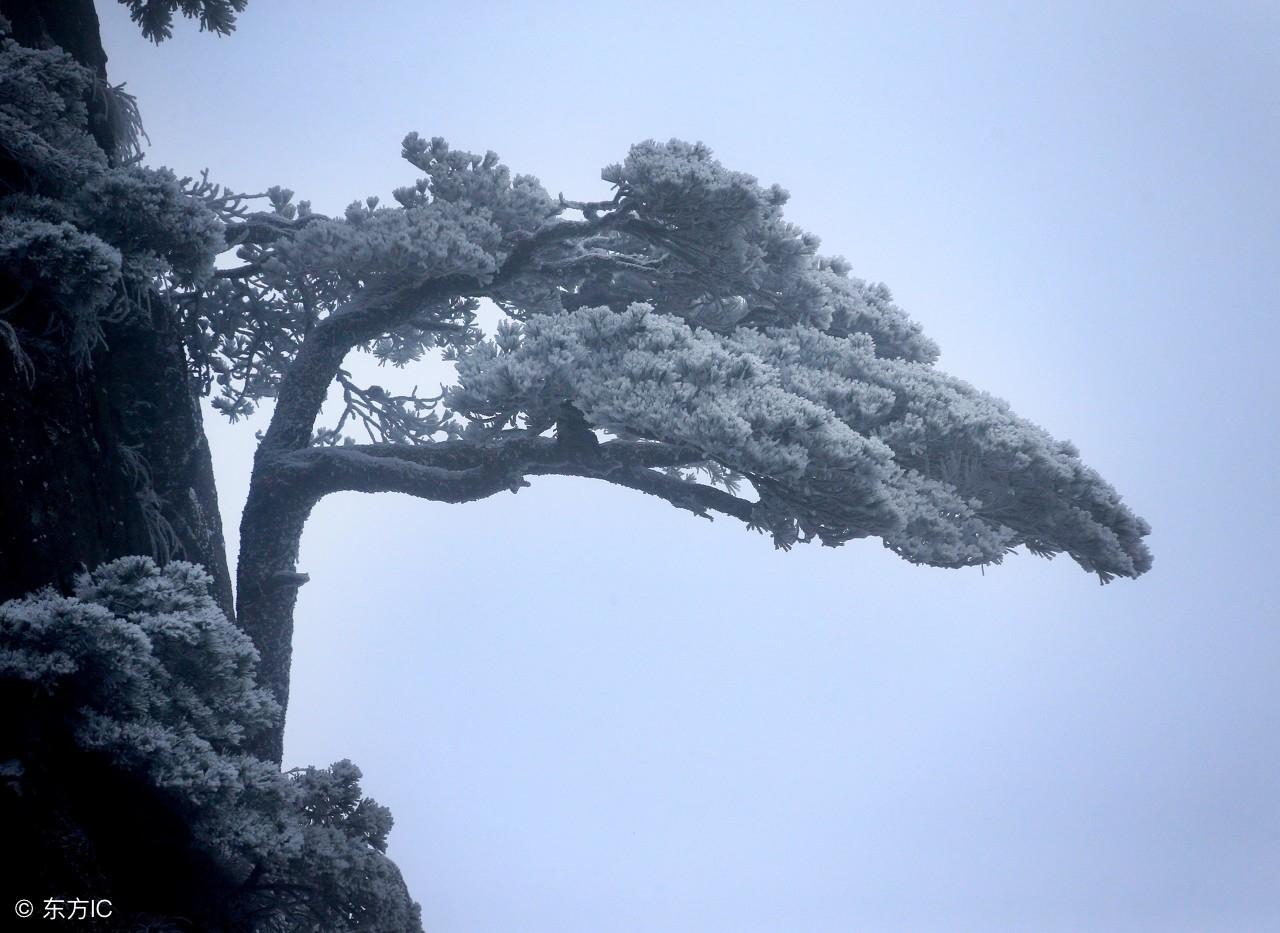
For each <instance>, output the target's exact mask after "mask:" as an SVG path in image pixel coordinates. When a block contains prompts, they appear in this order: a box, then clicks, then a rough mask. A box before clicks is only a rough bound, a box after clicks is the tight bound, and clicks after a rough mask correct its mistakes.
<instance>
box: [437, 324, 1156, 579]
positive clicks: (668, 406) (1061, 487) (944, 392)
mask: <svg viewBox="0 0 1280 933" xmlns="http://www.w3.org/2000/svg"><path fill="white" fill-rule="evenodd" d="M502 344H503V346H499V343H498V342H497V341H490V342H486V343H485V344H482V345H481V346H480V347H478V348H476V350H474V351H472V352H471V353H469V354H467V355H465V356H464V357H463V358H462V360H461V361H460V363H459V387H458V388H456V389H454V390H453V391H452V392H451V393H450V395H449V396H448V402H449V404H450V405H451V406H452V407H453V408H455V409H456V410H458V411H460V412H461V413H463V414H464V415H465V416H467V417H469V418H476V419H495V418H497V419H512V418H514V417H515V416H516V415H517V413H521V412H529V411H534V412H536V411H539V410H542V409H546V408H548V407H551V406H553V405H555V404H558V403H559V402H560V401H561V400H564V399H568V400H571V401H572V402H573V403H574V404H575V405H576V406H577V407H579V408H580V409H581V410H582V411H583V412H584V414H585V415H586V416H587V418H588V420H589V421H590V422H591V423H593V424H595V425H597V426H599V427H602V428H605V429H607V430H609V431H612V432H615V433H619V434H626V435H632V436H639V437H643V438H648V439H652V440H656V441H662V442H666V443H670V444H677V445H680V446H687V447H692V448H695V449H696V450H698V451H700V452H701V453H703V454H705V455H706V456H707V457H708V458H709V459H711V460H713V461H715V462H717V463H719V464H721V465H723V466H724V467H726V468H728V469H730V470H732V471H735V472H738V473H741V474H743V475H745V476H747V477H748V478H749V479H751V481H752V482H753V484H754V485H755V486H756V489H757V491H758V492H759V496H760V499H759V503H758V505H757V506H756V510H755V511H756V521H757V524H759V525H760V526H761V527H764V528H766V529H768V530H769V531H771V532H772V533H773V534H774V536H775V538H776V540H777V541H778V543H779V544H781V545H784V546H789V545H790V544H792V543H793V542H795V541H797V540H804V539H808V538H811V537H816V538H818V539H819V540H821V541H823V542H824V543H826V544H831V545H835V544H840V543H843V542H844V541H846V540H848V539H850V538H855V537H862V536H866V535H878V536H880V537H882V538H883V539H884V541H885V544H886V545H887V546H888V547H890V548H892V549H893V550H894V551H895V552H896V553H898V554H900V555H902V556H903V557H905V558H907V559H909V560H912V561H915V562H918V563H928V564H933V565H935V566H945V567H958V566H965V565H971V564H982V563H990V562H998V561H999V560H1001V558H1002V557H1003V556H1004V554H1005V553H1006V552H1007V551H1008V550H1009V549H1010V548H1012V547H1014V546H1016V545H1018V544H1024V543H1025V544H1028V545H1029V546H1030V547H1032V549H1034V550H1036V551H1038V552H1041V553H1052V552H1055V551H1067V552H1068V553H1070V554H1071V555H1072V556H1073V557H1074V558H1075V559H1076V560H1077V561H1078V562H1079V563H1080V564H1081V565H1082V566H1084V567H1085V568H1086V569H1089V570H1093V571H1097V572H1098V573H1100V574H1103V575H1115V574H1123V575H1126V576H1131V575H1135V574H1137V573H1140V572H1142V571H1143V570H1145V569H1147V567H1148V566H1149V557H1148V556H1147V554H1146V551H1145V549H1144V548H1143V545H1142V542H1141V536H1142V535H1144V534H1146V533H1147V530H1148V529H1147V527H1146V525H1145V524H1144V523H1143V522H1142V521H1141V520H1140V519H1137V518H1136V517H1134V516H1133V515H1132V514H1131V513H1130V512H1129V511H1128V510H1127V509H1126V508H1125V507H1124V506H1123V505H1122V504H1121V502H1120V499H1119V497H1118V496H1117V495H1116V494H1115V492H1114V491H1113V490H1112V489H1111V488H1110V487H1109V486H1107V485H1106V483H1105V482H1103V481H1102V480H1101V478H1100V477H1098V476H1097V474H1096V473H1094V472H1093V471H1091V470H1089V469H1088V468H1087V467H1085V466H1083V465H1082V464H1081V463H1080V461H1079V458H1078V457H1077V456H1076V454H1075V452H1074V450H1072V449H1071V448H1070V447H1069V446H1067V445H1062V444H1058V443H1056V442H1055V441H1053V439H1052V438H1050V437H1049V436H1048V435H1047V434H1046V433H1045V432H1044V431H1042V430H1041V429H1039V428H1037V427H1036V426H1035V425H1032V424H1030V423H1029V422H1026V421H1024V420H1022V419H1020V418H1018V417H1017V416H1015V415H1013V414H1012V413H1011V412H1010V411H1009V410H1008V406H1007V405H1005V404H1004V403H1003V402H1001V401H999V400H998V399H994V398H992V397H990V396H988V395H986V394H984V393H981V392H978V391H977V390H975V389H973V388H972V387H970V386H968V385H966V384H965V383H963V382H961V381H959V380H956V379H952V378H950V377H948V376H946V375H944V374H942V373H939V372H937V371H936V370H934V369H933V368H932V366H931V365H929V364H926V363H920V362H910V361H906V360H902V359H885V358H883V357H880V356H878V355H877V354H876V347H875V344H874V341H873V340H871V339H870V338H869V337H866V336H863V335H853V336H849V337H837V336H833V335H831V334H824V333H821V332H820V331H818V330H816V329H814V328H811V327H805V326H799V325H797V326H793V327H790V328H773V329H768V330H756V329H751V328H738V329H737V330H735V331H734V332H732V333H730V334H718V333H714V332H711V331H708V330H705V329H695V328H691V327H689V326H688V325H687V324H686V323H684V322H683V321H681V320H679V319H676V318H673V317H670V316H667V315H662V314H658V313H656V312H654V311H653V310H652V309H651V308H649V307H647V306H644V305H635V306H632V307H631V308H629V309H628V310H626V311H624V312H622V313H616V312H613V311H611V310H609V309H608V308H590V309H581V310H579V311H575V312H570V313H564V314H561V315H557V316H543V317H538V318H534V319H532V320H531V321H530V322H529V323H528V324H526V325H525V326H524V327H523V330H522V331H514V330H510V329H509V330H508V331H507V332H506V333H505V334H504V337H503V341H502ZM503 347H505V349H504V348H503Z"/></svg>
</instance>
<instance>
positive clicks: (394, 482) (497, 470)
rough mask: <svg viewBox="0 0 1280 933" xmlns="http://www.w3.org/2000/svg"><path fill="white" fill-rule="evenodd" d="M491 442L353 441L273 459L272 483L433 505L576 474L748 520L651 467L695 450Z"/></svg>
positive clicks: (735, 503) (689, 456) (681, 460)
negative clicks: (398, 495) (397, 496)
mask: <svg viewBox="0 0 1280 933" xmlns="http://www.w3.org/2000/svg"><path fill="white" fill-rule="evenodd" d="M510 434H511V436H509V437H503V438H496V439H493V440H489V441H468V440H458V441H439V442H437V443H433V444H424V445H420V446H407V445H400V444H350V445H346V446H341V447H310V448H307V449H305V450H298V451H294V452H292V453H290V454H288V455H286V456H282V457H280V458H278V459H277V460H276V461H275V463H274V466H273V468H272V470H271V472H272V478H273V480H275V481H277V482H280V483H282V484H285V485H287V486H289V487H291V488H292V489H295V490H298V491H299V492H300V493H301V494H302V495H303V496H305V498H306V499H307V501H309V502H311V503H315V502H317V501H319V499H321V498H323V497H324V496H326V495H329V494H330V493H334V492H344V491H352V492H402V493H407V494H408V495H411V496H416V497H418V498H421V499H430V500H433V501H437V502H453V503H457V502H470V501H473V500H476V499H483V498H486V497H488V496H491V495H493V494H494V493H497V492H501V491H503V490H504V489H509V490H512V491H515V490H517V489H519V488H520V487H521V486H527V485H528V478H529V477H532V476H581V477H585V478H587V479H599V480H604V481H606V482H610V483H613V484H615V485H618V486H625V487H627V488H628V489H635V490H638V491H640V492H644V493H648V494H649V495H653V496H657V497H659V498H661V499H664V500H666V501H667V502H669V503H671V504H672V505H675V506H677V507H678V508H682V509H687V510H689V511H691V512H694V513H695V514H697V515H701V516H704V517H710V513H711V512H719V513H721V514H723V515H729V516H731V517H733V518H737V519H739V520H741V521H743V522H747V523H750V521H751V517H752V510H753V508H754V505H755V504H754V503H753V502H751V501H749V500H747V499H742V498H740V497H738V496H735V495H733V494H732V493H729V492H726V491H725V490H722V489H717V488H716V487H714V486H708V485H705V484H702V483H694V482H689V481H686V480H681V479H677V478H675V477H672V476H667V475H664V474H662V473H657V472H655V471H654V469H653V468H654V467H674V466H688V465H690V464H693V463H697V462H699V461H700V460H702V459H704V455H702V454H700V453H699V452H697V451H694V450H691V449H687V448H680V447H675V446H673V445H669V444H661V443H656V442H652V441H632V440H612V441H607V442H605V443H603V444H601V445H599V446H598V447H594V448H584V447H581V446H578V445H574V446H568V445H566V444H564V443H562V442H561V441H559V440H557V439H555V438H548V437H538V436H532V435H528V434H525V433H524V432H516V431H512V432H510Z"/></svg>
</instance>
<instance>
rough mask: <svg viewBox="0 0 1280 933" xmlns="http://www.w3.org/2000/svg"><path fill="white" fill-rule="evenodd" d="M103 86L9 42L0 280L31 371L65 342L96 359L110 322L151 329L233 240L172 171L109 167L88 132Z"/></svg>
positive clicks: (12, 331) (2, 99) (6, 329)
mask: <svg viewBox="0 0 1280 933" xmlns="http://www.w3.org/2000/svg"><path fill="white" fill-rule="evenodd" d="M94 82H95V79H94V77H93V75H92V74H91V73H90V72H89V71H87V70H86V69H84V68H82V67H81V66H79V65H78V64H76V62H75V61H74V60H73V59H72V58H71V57H70V56H69V55H66V54H65V53H63V52H61V51H58V50H38V49H29V48H25V47H23V46H20V45H18V44H16V43H14V42H12V41H10V40H8V39H4V38H0V138H3V140H4V158H3V163H4V165H3V169H4V172H5V176H6V177H7V178H9V179H10V182H11V183H10V184H7V185H6V186H5V188H4V193H3V194H0V279H2V280H3V285H4V286H5V287H4V291H5V293H6V294H9V295H12V296H15V297H14V298H13V299H12V300H11V301H10V302H9V303H8V305H7V306H6V307H5V308H4V309H3V310H0V337H4V338H5V339H4V341H3V344H2V345H0V346H2V347H3V348H0V355H2V354H4V353H5V352H6V351H7V352H8V354H9V355H10V356H11V357H12V359H13V363H14V365H17V366H18V367H19V368H20V369H22V368H24V367H25V366H28V365H30V364H29V363H28V362H27V361H28V358H29V357H31V356H32V354H33V353H34V355H35V357H36V358H37V361H38V356H39V352H54V351H55V346H57V347H62V348H65V352H68V353H69V354H70V355H71V356H72V358H73V359H74V360H75V361H76V362H77V363H78V364H80V365H85V364H87V363H88V361H89V358H90V354H91V352H92V351H93V350H94V348H95V347H97V346H98V345H99V343H100V341H101V337H102V324H103V323H104V322H107V321H112V322H117V323H119V322H133V323H136V324H138V325H140V326H151V324H152V314H153V312H154V311H155V310H157V308H158V303H161V302H163V301H164V300H165V299H166V297H167V296H168V295H169V293H170V292H171V290H172V289H173V288H177V287H184V288H189V287H192V286H195V285H197V284H200V283H202V282H204V281H205V280H207V279H208V277H209V276H210V275H211V274H212V272H213V263H214V257H215V256H216V254H217V252H218V251H219V250H220V249H221V248H222V245H223V242H222V227H221V224H220V223H219V221H218V218H217V217H216V216H215V215H214V214H213V213H212V212H211V211H210V210H209V209H208V208H207V207H206V205H205V204H204V202H203V201H201V200H200V199H198V198H195V197H192V196H191V195H190V193H189V192H188V191H187V189H186V188H185V187H184V185H183V183H182V182H181V181H179V180H178V179H177V178H175V177H174V175H173V173H172V172H169V171H167V170H164V169H159V170H157V169H149V168H142V167H140V166H134V165H113V164H111V163H110V162H109V160H108V158H107V156H106V154H104V153H103V152H102V150H101V149H100V148H98V146H97V144H96V143H95V142H94V140H93V137H92V136H91V135H90V134H89V130H88V113H87V110H86V108H85V106H84V103H83V101H84V100H85V99H86V98H87V97H88V96H89V95H90V94H93V93H96V92H97V90H100V88H98V87H97V86H96V85H95V83H94ZM19 180H20V181H19ZM37 309H38V310H37ZM50 333H55V334H58V335H59V336H60V338H61V339H59V340H58V341H57V342H56V344H55V343H54V342H51V341H49V340H48V339H46V338H47V337H48V336H49V335H50ZM37 351H38V352H37ZM34 368H35V369H38V368H39V366H38V365H36V366H35V367H34Z"/></svg>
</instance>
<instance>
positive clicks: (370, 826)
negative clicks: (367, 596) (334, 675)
mask: <svg viewBox="0 0 1280 933" xmlns="http://www.w3.org/2000/svg"><path fill="white" fill-rule="evenodd" d="M209 583H210V580H209V577H208V575H207V574H205V572H204V571H203V570H202V569H201V568H199V567H196V566H194V565H191V564H186V563H182V562H178V561H174V562H171V563H169V564H167V565H166V566H165V567H164V568H163V569H160V568H158V567H157V566H156V565H155V563H154V562H152V561H151V559H150V558H146V557H126V558H121V559H119V560H116V561H113V562H111V563H109V564H104V565H103V566H101V567H99V568H98V569H97V570H95V571H94V572H93V573H92V574H85V575H83V576H81V577H80V578H79V579H78V581H77V583H76V587H75V594H74V595H73V596H70V597H65V596H61V595H59V594H57V593H55V592H53V591H51V590H46V591H43V592H40V593H36V594H33V595H32V596H29V597H26V598H24V599H19V600H11V601H9V602H7V603H4V604H2V605H0V680H3V681H18V682H22V683H25V684H27V685H28V686H29V687H30V688H31V689H32V690H33V691H34V692H35V695H36V696H37V697H41V698H43V699H42V700H38V701H37V702H44V703H47V704H54V705H56V706H57V708H60V709H63V710H65V711H66V721H67V722H68V723H69V725H70V728H71V729H72V731H73V734H74V737H75V739H76V741H77V743H78V744H79V745H80V746H81V747H82V748H83V749H85V750H86V751H93V752H98V753H102V754H105V755H107V756H109V758H110V759H111V761H112V762H113V763H114V765H115V766H116V767H118V768H121V769H123V770H124V771H127V772H129V773H131V774H134V775H137V776H139V777H142V778H143V779H144V780H145V781H146V782H147V783H148V785H149V786H151V787H152V788H154V790H155V791H156V793H158V794H160V795H161V796H162V797H164V798H165V799H167V800H169V801H172V802H173V804H174V805H176V806H178V807H179V808H180V809H181V810H182V812H183V815H184V816H185V818H186V820H187V822H188V824H189V825H190V827H191V829H192V832H193V834H194V836H195V838H196V840H197V842H198V843H199V844H200V845H201V846H202V848H203V849H204V850H205V852H206V854H208V855H209V856H211V857H212V858H213V859H214V860H215V863H217V864H219V865H221V866H223V868H224V870H226V871H227V872H228V873H232V874H243V873H244V872H245V871H246V870H247V871H249V872H250V878H251V879H252V883H250V884H247V885H246V886H245V888H244V891H245V894H244V897H245V903H244V904H243V905H241V908H240V909H241V910H242V911H243V912H244V913H246V914H250V915H252V916H253V917H254V918H255V922H256V923H257V926H255V928H256V929H298V928H303V927H300V926H299V924H303V923H305V924H308V926H306V927H305V928H311V927H310V926H309V925H310V924H317V925H318V927H317V928H323V929H334V930H342V929H362V930H363V929H373V930H388V931H391V930H395V931H400V930H411V929H419V928H420V922H419V920H418V908H417V905H416V904H414V903H413V901H412V900H411V899H410V898H409V896H408V893H407V891H406V889H405V887H404V883H403V881H402V880H401V878H400V875H399V872H398V871H397V870H396V868H395V866H394V865H393V864H392V863H391V862H390V861H388V860H387V858H386V856H385V855H384V852H385V850H386V840H387V833H388V832H389V830H390V828H391V815H390V813H389V812H388V811H387V810H386V808H384V807H381V806H379V805H378V804H376V803H374V802H373V801H372V800H369V799H367V798H364V797H362V796H361V795H360V787H359V778H360V771H359V769H357V768H356V767H355V766H354V765H352V764H351V763H350V762H348V761H343V762H339V763H337V764H335V765H334V766H333V767H332V768H327V769H315V768H307V769H300V770H298V771H295V772H291V773H289V774H281V773H280V772H279V770H278V769H277V768H276V766H275V765H274V764H272V763H270V762H266V761H263V760H261V759H258V758H256V757H253V756H252V755H250V754H249V753H248V752H247V751H246V747H247V744H248V743H249V741H250V740H251V739H252V737H253V736H254V735H255V734H257V733H259V732H260V731H262V730H264V729H267V728H269V727H270V726H271V725H272V723H273V722H274V720H275V719H276V718H277V717H278V716H279V712H280V711H279V707H278V706H277V704H276V702H275V701H274V700H273V699H272V698H271V695H270V694H269V693H268V692H267V691H266V690H264V689H262V688H260V687H258V686H257V682H256V672H257V664H258V653H257V651H256V649H255V648H254V647H253V645H252V643H251V642H250V640H249V638H248V636H247V635H245V634H244V633H243V632H241V631H240V630H239V629H237V628H236V627H235V626H234V625H232V624H231V623H230V622H229V621H228V620H227V618H226V616H225V615H223V613H222V611H221V610H220V609H219V608H218V607H217V605H216V604H215V603H214V602H213V599H212V598H211V597H210V595H209V592H208V588H209ZM299 886H301V890H304V891H306V892H308V896H307V898H306V900H305V902H304V903H300V904H296V905H292V906H291V899H290V898H281V897H280V896H279V892H280V891H281V890H283V889H284V888H286V887H288V888H290V889H291V890H296V889H298V888H299Z"/></svg>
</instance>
